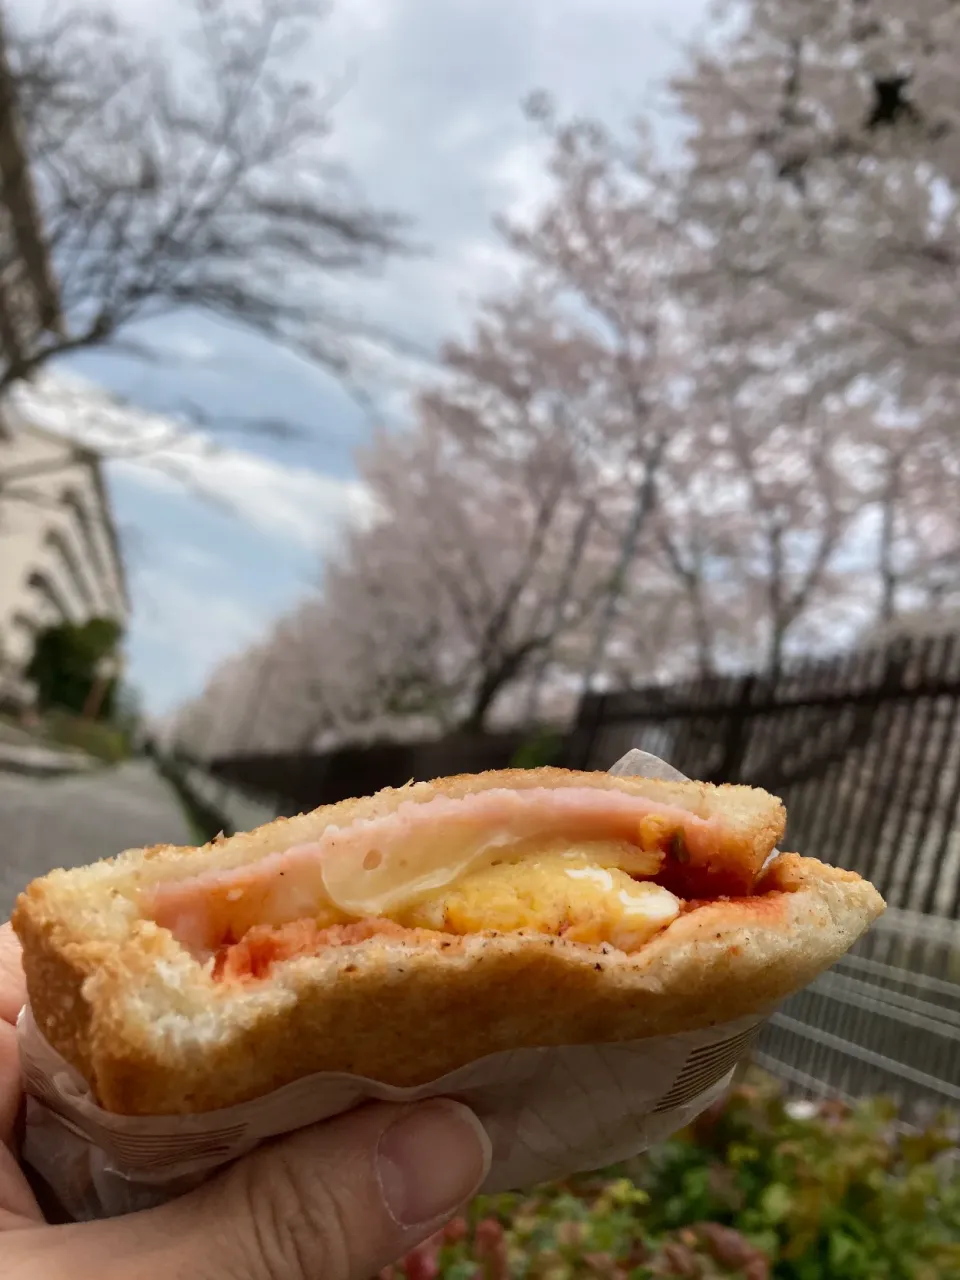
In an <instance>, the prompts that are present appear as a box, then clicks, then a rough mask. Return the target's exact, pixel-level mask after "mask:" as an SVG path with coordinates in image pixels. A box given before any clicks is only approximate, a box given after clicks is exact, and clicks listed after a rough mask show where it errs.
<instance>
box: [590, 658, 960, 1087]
mask: <svg viewBox="0 0 960 1280" xmlns="http://www.w3.org/2000/svg"><path fill="white" fill-rule="evenodd" d="M631 747H639V748H641V749H643V750H645V751H651V752H653V753H655V754H656V755H659V756H661V757H662V758H664V759H666V760H669V762H670V763H671V764H673V765H674V766H675V767H676V768H678V769H680V770H681V771H682V772H683V773H685V774H687V776H688V777H693V778H701V779H704V780H708V781H715V782H745V783H750V784H752V785H755V786H762V787H765V788H767V789H768V790H770V791H773V792H775V793H776V794H777V795H780V796H782V797H783V800H784V802H785V804H786V806H787V812H788V826H787V833H786V837H785V840H784V848H789V849H796V850H798V851H799V852H801V853H806V854H812V855H814V856H816V857H820V858H822V859H824V861H827V862H832V863H834V864H836V865H839V866H842V867H847V868H849V869H851V870H854V871H857V872H859V873H860V874H861V875H863V876H865V877H867V878H868V879H869V880H871V881H872V882H873V883H874V884H875V885H876V886H877V888H878V889H879V890H880V891H881V893H882V894H883V895H884V897H885V898H886V899H887V902H888V903H889V905H890V908H891V910H890V911H889V912H888V913H887V915H886V916H885V917H883V919H882V920H881V921H880V922H879V924H878V925H877V926H876V927H875V928H874V929H873V930H872V931H871V933H870V934H868V936H867V937H866V938H864V939H863V940H862V941H861V942H860V943H859V944H858V945H857V947H856V948H854V950H853V951H852V952H851V953H850V954H849V955H848V956H846V957H845V958H844V959H843V960H842V961H841V962H840V963H839V964H838V965H837V966H836V967H835V968H834V969H833V970H832V971H831V972H830V973H828V974H824V975H823V976H822V977H821V978H820V979H819V980H818V981H817V982H815V983H814V984H813V985H812V986H811V987H810V988H808V989H807V990H806V991H804V992H802V993H801V994H800V995H798V996H796V997H794V998H793V999H792V1000H790V1001H788V1002H787V1003H786V1004H785V1005H784V1006H783V1008H782V1009H781V1010H780V1011H779V1012H778V1013H777V1014H775V1015H774V1017H773V1019H772V1020H771V1022H770V1023H769V1025H768V1026H767V1027H766V1028H765V1030H764V1032H763V1035H762V1037H761V1039H760V1042H759V1045H758V1050H757V1054H756V1060H757V1061H758V1062H759V1063H760V1065H762V1066H765V1067H767V1068H768V1069H769V1070H772V1071H774V1072H775V1073H776V1074H778V1075H779V1076H780V1077H782V1078H783V1079H784V1080H786V1081H787V1082H789V1083H790V1084H791V1085H792V1086H793V1087H794V1088H796V1089H797V1090H798V1091H800V1092H805V1093H813V1094H833V1095H840V1096H846V1097H857V1096H862V1095H865V1094H868V1093H889V1094H891V1095H893V1096H895V1097H896V1098H897V1099H898V1100H899V1101H900V1102H901V1103H902V1104H903V1105H904V1106H905V1107H906V1108H907V1110H908V1111H911V1112H923V1111H925V1110H930V1109H931V1108H932V1109H936V1108H939V1107H943V1106H950V1107H953V1108H958V1109H960V923H958V917H960V829H958V810H960V637H956V636H951V635H944V636H938V637H933V638H924V639H918V640H913V641H910V640H907V641H900V642H897V643H896V644H894V645H892V646H890V647H889V648H885V649H878V650H870V651H864V652H855V653H851V654H848V655H844V656H843V657H839V658H836V659H834V660H831V661H819V662H807V663H804V664H802V665H799V666H797V667H795V668H793V669H792V670H790V671H788V672H786V673H784V674H783V675H781V676H780V677H779V678H777V679H774V680H770V679H761V678H758V677H754V676H747V677H743V676H736V677H734V676H730V677H717V678H713V679H703V680H698V681H691V682H688V683H686V684H680V685H673V686H670V687H666V688H664V687H651V688H647V689H639V690H630V691H625V692H619V693H612V694H605V695H600V696H591V697H590V698H588V699H585V701H584V704H583V706H582V707H581V710H580V715H579V717H578V722H577V726H576V729H575V731H574V733H573V735H572V737H571V740H570V744H569V750H568V763H570V764H571V765H573V766H575V767H580V768H598V769H600V768H606V767H608V766H609V764H610V761H611V760H615V759H617V758H618V757H619V756H621V755H623V754H624V753H625V752H626V751H628V750H629V749H630V748H631Z"/></svg>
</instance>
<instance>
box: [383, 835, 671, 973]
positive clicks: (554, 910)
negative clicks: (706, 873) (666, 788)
mask: <svg viewBox="0 0 960 1280" xmlns="http://www.w3.org/2000/svg"><path fill="white" fill-rule="evenodd" d="M639 852H640V851H637V850H634V853H639ZM511 853H513V851H511ZM641 856H642V855H641ZM624 861H625V858H624V855H623V850H622V849H621V848H620V846H619V845H618V844H612V847H608V846H597V847H596V848H594V847H586V848H584V849H583V850H579V849H570V848H569V846H567V847H565V848H563V849H562V850H560V849H556V850H551V849H547V850H545V851H542V852H540V853H538V854H536V855H533V856H530V855H528V856H526V857H523V858H522V859H516V860H514V858H513V857H510V858H509V859H505V860H504V861H501V862H497V863H494V864H492V865H489V866H486V867H484V868H483V869H481V870H478V871H474V872H472V873H470V874H468V875H466V876H465V877H464V878H463V879H462V880H461V881H459V883H457V884H454V885H451V886H450V887H449V888H446V889H444V890H442V891H440V892H439V893H436V894H431V895H430V896H428V897H425V898H422V899H421V900H420V901H419V902H417V903H415V904H413V905H411V906H409V907H407V908H406V909H405V910H404V911H402V912H399V913H396V914H395V915H393V918H394V919H396V920H397V921H398V923H400V924H402V925H405V926H407V927H409V928H425V929H439V930H442V931H444V932H446V933H456V934H467V933H477V932H480V931H481V930H485V929H494V930H498V931H502V932H512V931H514V930H517V929H531V930H535V931H537V932H540V933H550V934H554V935H558V936H561V937H563V938H566V939H568V940H570V941H573V942H584V943H590V944H596V943H602V942H608V943H610V944H611V945H612V946H614V947H617V948H619V949H620V950H622V951H635V950H636V949H637V948H638V947H640V946H642V945H643V944H644V943H645V942H646V941H648V940H649V939H650V938H651V937H653V935H654V934H656V933H659V931H660V930H661V929H663V928H664V927H665V926H666V925H668V924H669V923H670V921H671V920H674V919H675V918H676V917H677V916H678V915H679V913H680V905H681V904H680V902H679V900H678V899H677V898H675V897H674V895H673V894H672V893H669V892H668V891H667V890H666V889H663V888H661V887H660V886H659V885H657V884H652V883H650V882H646V881H644V882H638V881H636V880H633V879H631V877H630V876H629V875H628V874H627V873H626V872H625V871H624V870H621V867H622V865H623V863H624ZM630 869H631V870H634V867H631V868H630ZM640 870H641V868H640V867H637V868H636V870H635V874H636V873H637V872H639V871H640ZM391 914H393V913H391Z"/></svg>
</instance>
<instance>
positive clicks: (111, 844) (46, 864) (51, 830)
mask: <svg viewBox="0 0 960 1280" xmlns="http://www.w3.org/2000/svg"><path fill="white" fill-rule="evenodd" d="M166 843H169V844H193V843H194V837H193V833H192V831H191V830H190V826H189V824H188V822H187V820H186V818H185V816H184V814H183V810H182V809H181V807H180V802H179V800H178V799H177V797H176V795H175V793H174V792H173V791H172V790H171V788H170V787H169V786H168V784H167V783H166V782H164V781H163V779H162V778H159V777H158V776H157V774H156V773H155V772H154V770H153V769H152V767H151V766H150V765H148V764H145V763H142V762H140V761H137V762H135V763H132V764H126V765H122V766H120V767H119V768H116V769H104V770H103V771H99V772H97V773H96V774H94V775H92V776H86V777H84V776H78V777H70V778H59V779H55V780H51V781H42V780H40V779H36V778H26V777H17V776H15V775H12V774H9V775H8V774H0V920H5V919H6V918H7V916H8V915H9V913H10V909H11V907H12V906H13V902H14V899H15V898H16V896H17V894H18V893H19V892H20V890H21V889H22V888H23V887H24V885H25V884H26V883H27V881H29V880H31V879H32V878H33V877H34V876H38V875H42V874H43V873H44V872H45V871H49V870H50V869H51V867H69V866H77V865H79V864H82V863H84V862H92V861H94V860H95V859H97V858H104V857H108V856H109V855H111V854H114V853H119V852H120V851H121V850H122V849H129V848H133V847H136V846H138V845H145V844H166Z"/></svg>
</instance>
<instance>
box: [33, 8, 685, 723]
mask: <svg viewBox="0 0 960 1280" xmlns="http://www.w3.org/2000/svg"><path fill="white" fill-rule="evenodd" d="M321 2H322V0H317V3H318V5H319V4H320V3H321ZM34 4H35V0H13V3H12V5H11V7H12V8H13V10H14V11H15V12H18V11H19V12H20V13H29V12H30V11H31V8H32V6H33V5H34ZM116 4H117V6H118V11H121V12H122V13H123V15H124V18H125V19H126V21H128V22H129V23H130V24H132V25H136V26H138V27H140V28H141V29H142V30H143V32H144V35H145V36H146V37H148V38H158V39H164V40H166V41H167V42H168V44H169V47H170V49H171V50H173V51H175V50H176V40H175V33H176V31H177V29H178V25H177V24H178V22H180V21H182V17H181V15H182V7H181V6H180V5H179V4H178V3H177V2H176V0H116ZM62 7H66V8H69V7H71V5H70V4H64V5H62ZM707 20H708V0H523V2H522V3H519V4H518V3H517V0H335V3H334V5H333V8H332V11H331V13H330V15H329V17H328V18H327V20H326V21H325V22H324V23H323V24H322V26H321V27H320V29H319V35H318V38H317V40H316V41H315V44H314V45H313V46H311V47H310V48H308V49H304V50H303V52H302V63H303V65H302V66H301V68H300V70H301V71H302V70H304V69H306V70H307V73H308V74H309V75H311V76H313V75H315V76H316V77H317V79H318V80H319V81H320V82H321V83H323V84H330V85H336V86H340V88H339V91H338V95H337V96H338V102H337V105H336V107H335V110H334V117H333V118H334V133H333V136H332V138H331V142H330V150H331V155H333V156H335V157H336V158H338V159H342V160H343V161H345V162H346V163H347V164H348V165H349V167H350V169H351V171H352V173H353V175H354V176H355V178H356V180H357V181H358V183H359V186H360V188H361V189H362V191H363V193H364V195H365V196H366V197H367V199H368V200H369V201H370V202H372V203H374V204H376V205H378V206H380V207H386V208H391V209H394V210H396V211H398V212H401V213H403V214H405V215H407V216H408V217H409V218H411V219H412V221H413V234H414V236H415V238H416V240H417V241H418V242H419V243H422V244H424V245H425V246H428V247H429V252H428V253H427V254H426V255H425V256H420V257H417V258H415V259H408V260H404V261H398V262H395V263H393V264H392V265H389V266H388V267H387V268H386V269H385V270H384V271H383V272H382V273H381V275H380V276H379V277H378V278H375V279H363V280H352V279H351V280H343V281H341V282H339V285H338V291H339V292H340V294H341V296H342V297H344V298H346V299H347V300H348V302H349V305H350V306H351V307H353V308H357V309H359V310H360V311H361V313H362V314H364V315H366V316H369V317H371V318H372V319H374V320H375V321H376V322H377V323H378V324H380V325H381V326H384V327H386V328H388V329H390V330H391V331H393V332H395V333H398V334H402V335H403V336H404V338H406V339H408V340H410V341H411V342H413V343H414V344H416V345H417V346H419V347H422V348H423V349H425V350H431V349H434V348H435V347H436V346H437V344H438V343H439V342H440V341H441V340H442V339H443V338H444V337H447V336H450V335H452V334H455V333H458V332H463V331H464V329H465V327H466V325H467V324H468V323H469V319H470V315H471V307H472V305H473V303H474V302H475V300H477V299H478V298H480V297H482V296H483V295H485V294H487V293H489V292H490V291H491V290H495V289H496V288H497V286H498V285H499V284H500V283H502V282H503V281H504V280H505V278H506V277H507V275H508V273H509V265H510V264H509V257H508V255H507V254H506V251H505V250H504V248H503V247H502V246H501V245H500V243H499V241H498V238H497V235H496V232H495V231H494V229H493V226H492V218H493V215H494V214H496V213H513V214H515V215H522V214H523V213H525V212H529V211H530V210H532V209H533V208H535V207H536V204H537V201H538V199H539V198H540V197H541V196H542V194H543V192H544V191H545V182H546V180H545V177H544V170H543V153H542V150H541V145H540V143H539V142H538V140H537V138H536V134H535V132H534V130H533V129H532V128H531V126H530V125H529V124H528V123H527V122H526V121H525V120H524V117H523V114H522V111H521V109H520V104H521V102H522V100H523V99H524V98H525V97H526V96H527V95H528V94H529V93H530V92H531V91H532V90H534V89H546V90H548V91H550V92H551V93H552V94H553V95H554V97H555V98H556V100H557V102H558V105H559V107H560V109H561V111H562V113H563V114H573V113H586V114H590V115H592V116H597V117H599V118H601V119H603V120H605V121H607V122H608V123H610V124H612V125H618V124H622V123H623V122H625V121H626V120H628V119H630V118H631V117H632V116H634V115H636V114H638V113H639V112H644V113H653V114H654V115H655V116H657V117H659V118H660V119H661V124H660V126H659V127H660V132H661V141H662V142H664V143H665V145H666V146H668V147H669V146H670V145H672V141H673V138H674V136H675V128H676V126H675V122H671V121H670V120H669V115H668V107H667V103H666V94H665V88H664V86H665V83H666V81H667V79H668V77H669V75H670V74H671V72H672V71H673V70H674V69H675V68H677V67H678V65H680V63H681V61H682V58H683V55H684V50H685V47H686V45H687V44H688V42H689V41H690V40H692V39H696V38H697V37H698V36H699V35H700V34H701V33H702V32H703V31H704V30H705V29H706V24H707ZM173 56H176V54H175V52H174V55H173ZM142 336H144V337H145V338H147V339H148V340H149V341H150V343H151V344H152V345H153V346H155V347H159V348H161V349H162V350H163V352H164V353H165V359H164V360H163V361H162V362H161V363H159V364H150V365H144V364H142V363H138V362H133V361H131V360H129V359H124V358H121V357H119V356H117V355H113V354H111V353H109V352H108V351H98V352H90V353H86V354H84V355H82V356H79V357H75V358H73V359H71V360H70V361H69V362H67V363H65V364H62V365H59V366H58V367H57V373H58V375H61V376H65V377H66V378H67V379H69V381H68V382H67V383H66V384H63V385H65V386H66V388H67V392H68V398H69V397H71V396H72V397H73V403H74V404H76V403H79V402H80V401H81V400H84V401H86V402H88V403H89V404H93V405H95V406H100V408H101V409H102V408H104V406H105V405H106V406H108V407H107V409H105V412H106V413H107V416H109V412H110V410H109V404H110V402H109V401H106V400H104V398H103V396H102V395H101V391H102V392H106V393H108V394H109V395H112V396H114V397H122V398H123V400H124V401H125V402H126V403H128V404H132V405H134V406H138V407H139V408H140V409H142V410H143V411H145V412H144V413H142V414H134V415H133V416H134V420H135V424H136V429H137V430H142V431H147V432H149V431H150V430H154V429H160V428H158V427H157V424H156V421H155V419H151V418H150V417H149V415H150V414H165V413H170V412H173V411H175V410H176V408H177V407H178V406H179V405H181V404H183V403H184V402H187V401H189V402H191V403H193V404H196V405H198V406H200V407H201V408H202V409H203V411H204V414H205V415H206V416H207V417H209V418H212V419H222V418H224V417H229V416H230V415H237V414H243V415H246V416H256V415H272V416H275V417H287V418H290V419H292V420H294V421H297V422H299V423H302V424H305V425H306V426H307V427H308V431H307V433H306V434H305V435H304V437H303V438H301V439H297V440H294V441H289V442H282V441H277V440H270V439H261V438H252V437H249V436H243V437H240V436H237V435H221V436H220V437H219V446H220V447H219V448H218V450H217V451H216V452H212V453H211V452H209V451H207V450H206V449H205V448H203V447H201V446H200V445H199V444H196V446H195V447H188V449H187V450H186V460H185V461H184V460H183V458H182V457H181V458H180V461H179V462H178V463H177V469H178V473H180V475H181V477H182V478H181V480H176V479H174V478H172V477H171V476H170V475H169V474H168V473H167V472H165V471H163V470H158V469H157V468H156V467H155V466H150V467H146V466H144V465H142V464H136V463H131V462H123V463H113V464H111V466H110V468H109V482H110V488H111V491H112V495H113V500H114V504H115V510H116V518H117V523H118V526H119V528H120V531H121V534H122V537H123V540H124V546H125V552H126V558H127V562H128V570H129V577H130V582H131V593H132V598H133V617H132V622H131V627H130V632H129V637H128V645H127V649H128V658H129V676H130V679H131V681H132V682H133V683H134V684H135V685H136V686H137V688H138V689H139V691H140V693H141V696H142V697H143V700H144V704H145V707H146V709H147V710H148V712H150V713H151V714H154V715H160V714H164V713H166V712H167V711H169V710H170V709H172V708H173V707H174V706H175V705H176V704H177V703H179V702H180V701H182V700H184V699H185V698H187V697H189V696H191V695H192V694H193V693H196V692H197V691H198V690H199V689H200V687H201V686H202V684H203V682H204V680H205V679H206V677H207V676H208V675H209V674H210V673H211V671H212V670H213V669H214V668H215V666H216V665H217V664H218V663H219V662H220V661H222V660H223V659H224V658H226V657H228V656H229V655H230V654H232V653H234V652H236V651H237V650H238V649H240V648H242V647H244V646H245V645H247V644H248V643H250V642H251V641H253V640H254V639H256V638H257V637H258V636H260V635H262V634H263V633H264V632H265V631H267V630H268V629H269V627H270V625H271V623H272V622H273V621H274V620H275V619H276V617H277V616H278V615H279V614H280V613H281V612H282V611H284V610H285V609H287V608H289V607H290V606H291V605H292V604H293V603H294V602H295V601H296V600H297V598H298V597H300V596H301V595H302V594H303V593H304V592H305V591H307V590H309V589H311V587H313V586H314V585H315V584H316V583H317V582H318V580H319V577H320V574H321V572H322V563H323V557H324V555H325V554H327V553H329V551H330V550H331V549H332V548H334V547H335V546H336V544H337V539H338V536H339V534H340V531H341V530H342V529H343V527H344V523H345V521H349V520H352V519H362V518H363V514H364V511H365V510H366V504H365V495H364V493H363V490H362V486H360V485H359V484H358V481H357V476H356V467H355V462H354V457H355V452H356V450H357V448H358V447H359V446H360V445H361V444H362V443H363V441H364V440H365V438H366V437H367V435H368V433H369V432H370V430H371V429H372V426H373V422H372V415H371V413H370V412H369V410H368V409H365V408H364V407H362V406H361V405H360V404H359V403H358V402H357V401H356V400H355V399H354V398H352V397H351V395H350V394H349V393H348V392H346V391H345V390H344V389H343V388H341V387H339V386H338V385H337V384H336V383H335V382H334V381H333V380H332V379H331V378H330V377H329V375H327V374H326V373H324V372H323V371H322V370H320V369H317V368H315V367H312V366H310V365H308V364H307V363H306V362H304V361H303V360H301V359H299V358H297V357H295V356H293V355H291V354H289V353H287V352H284V351H282V350H277V349H276V348H275V347H272V346H270V345H269V344H268V343H266V342H265V341H264V340H262V339H260V338H257V337H254V336H252V335H250V334H248V333H245V332H243V331H241V330H239V329H237V328H234V327H230V326H228V325H226V324H223V323H220V322H217V321H213V320H211V319H209V318H207V317H205V316H203V315H200V314H192V313H191V314H183V315H178V316H174V317H168V318H164V319H163V320H157V321H155V322H153V323H151V324H150V325H149V326H145V327H144V331H143V335H142ZM391 385H395V386H396V391H395V393H394V394H395V397H396V403H397V404H399V403H400V402H401V398H402V396H403V395H404V394H405V387H406V386H407V385H408V381H404V380H403V379H402V378H398V379H397V380H396V381H395V382H394V383H391ZM58 395H59V401H58V403H59V405H60V406H61V408H62V404H63V389H62V387H61V389H60V391H59V393H58ZM54 399H55V400H57V396H55V397H54ZM388 407H392V406H391V405H390V404H388ZM59 411H60V409H58V407H57V404H55V405H54V408H53V410H52V412H53V414H54V416H55V415H56V413H57V412H59ZM151 424H152V425H151ZM180 452H181V454H182V450H181V451H180ZM184 479H185V481H186V483H183V480H184ZM223 492H227V493H229V494H230V495H231V507H232V510H231V511H229V512H228V511H224V510H223V509H221V507H220V506H218V505H217V503H216V502H215V501H212V500H211V495H213V497H215V496H216V495H217V494H218V493H223Z"/></svg>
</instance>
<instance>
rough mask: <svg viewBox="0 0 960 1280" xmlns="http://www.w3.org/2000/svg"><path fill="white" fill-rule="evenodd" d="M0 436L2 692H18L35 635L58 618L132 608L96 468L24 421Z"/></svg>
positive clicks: (122, 616)
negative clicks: (3, 690) (4, 686)
mask: <svg viewBox="0 0 960 1280" xmlns="http://www.w3.org/2000/svg"><path fill="white" fill-rule="evenodd" d="M4 425H5V427H6V435H5V436H0V659H2V661H0V688H2V686H3V683H4V681H5V682H6V685H7V686H8V689H9V687H10V686H11V685H17V686H19V682H20V677H21V676H22V670H23V667H24V666H25V665H26V663H28V662H29V660H30V656H31V654H32V651H33V635H34V633H35V632H36V631H37V630H38V629H41V628H42V627H45V626H48V625H50V624H52V623H56V622H58V621H61V620H65V621H70V622H77V623H82V622H85V621H86V620H87V619H88V618H91V617H96V616H100V617H108V618H113V619H115V620H116V621H117V622H119V623H120V624H121V625H124V624H125V623H126V621H127V616H128V603H127V598H126V590H125V585H124V578H123V565H122V563H121V560H120V555H119V550H118V548H117V544H116V537H115V534H114V532H113V523H112V515H111V512H110V508H109V499H108V496H107V494H106V492H105V489H104V486H103V483H102V478H101V477H100V475H99V472H98V464H97V462H96V461H95V460H94V459H91V458H90V457H89V455H86V454H85V453H84V452H83V451H82V450H79V449H77V448H76V447H75V446H73V445H72V444H71V443H70V442H68V441H65V440H63V439H61V438H59V437H57V436H54V435H52V434H50V433H48V432H45V431H42V430H40V429H38V428H34V427H32V426H30V425H29V424H27V423H24V422H22V421H20V420H17V419H13V420H11V418H10V416H9V414H8V415H7V417H6V418H5V420H4Z"/></svg>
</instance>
